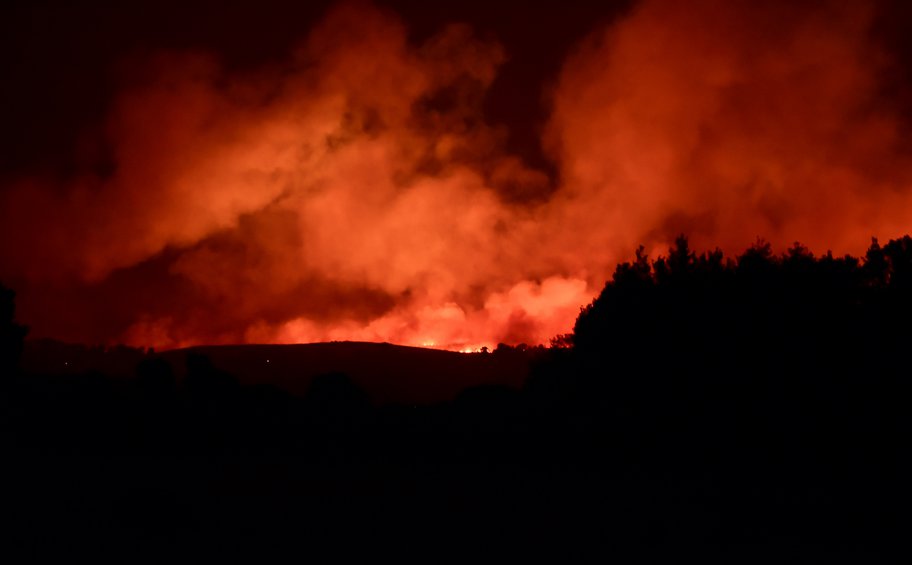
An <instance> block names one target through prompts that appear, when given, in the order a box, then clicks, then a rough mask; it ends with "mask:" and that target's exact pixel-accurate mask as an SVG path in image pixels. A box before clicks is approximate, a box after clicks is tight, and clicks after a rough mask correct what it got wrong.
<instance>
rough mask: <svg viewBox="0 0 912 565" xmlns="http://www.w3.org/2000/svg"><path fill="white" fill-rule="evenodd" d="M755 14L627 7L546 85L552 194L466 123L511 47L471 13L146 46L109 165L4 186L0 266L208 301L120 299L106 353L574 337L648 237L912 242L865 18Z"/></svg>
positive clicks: (58, 281)
mask: <svg viewBox="0 0 912 565" xmlns="http://www.w3.org/2000/svg"><path fill="white" fill-rule="evenodd" d="M753 4H754V3H749V2H731V1H721V0H720V1H718V2H714V1H701V2H686V3H682V2H674V1H668V2H664V1H645V2H642V3H640V4H639V5H638V6H637V7H636V8H635V9H634V10H633V11H632V12H631V13H630V14H629V15H628V16H627V17H626V18H625V19H623V20H621V21H619V22H616V23H615V24H614V25H612V26H611V27H610V28H608V29H601V30H596V31H595V32H594V33H593V34H592V35H591V36H590V37H589V38H587V39H586V40H585V41H584V42H583V43H582V44H581V45H580V46H579V47H578V49H577V50H576V51H575V52H574V54H573V55H572V56H571V57H570V58H569V59H568V60H567V61H566V63H565V65H564V68H563V70H562V72H561V75H560V77H559V79H558V82H557V84H556V87H555V89H554V91H553V92H552V93H550V98H549V99H550V100H551V103H552V104H553V106H552V108H553V111H552V115H551V119H550V122H549V125H548V128H547V132H546V134H545V138H544V140H543V143H544V144H545V147H546V148H547V150H548V152H549V154H550V155H551V156H552V157H553V159H554V160H555V163H556V164H557V166H558V170H559V173H560V178H559V181H558V183H557V185H556V186H551V185H550V181H549V179H548V178H547V176H545V175H544V174H543V173H541V172H539V171H535V170H532V169H530V168H528V167H527V166H526V165H524V164H523V162H522V161H521V160H520V159H519V158H518V157H516V156H511V155H509V154H507V153H506V152H505V151H504V150H503V148H502V139H503V132H501V131H499V130H497V129H496V128H492V127H490V126H488V125H486V124H485V123H484V121H483V120H482V119H481V108H480V105H481V100H482V98H483V95H484V92H485V90H486V88H487V87H488V86H489V85H490V84H491V82H492V81H493V79H494V77H495V75H496V72H497V67H498V64H499V63H501V62H502V61H503V60H504V57H505V54H504V53H503V52H502V50H501V49H500V48H499V46H498V45H496V44H492V43H489V42H485V41H480V40H478V39H477V38H475V37H473V35H472V32H471V30H469V29H467V28H464V27H460V26H453V27H449V28H446V29H444V30H442V31H441V32H440V33H439V34H438V35H436V36H435V37H433V38H432V39H431V40H429V41H428V42H427V43H426V44H424V45H421V46H420V47H417V48H416V47H413V46H411V45H409V44H408V43H407V41H406V31H405V29H404V28H403V26H402V25H401V24H400V23H399V22H398V20H397V19H396V18H395V17H394V16H392V15H389V14H386V13H383V12H380V11H374V10H372V9H367V8H364V7H357V8H356V7H351V6H342V7H340V8H338V9H336V10H335V11H333V12H332V13H331V14H330V15H329V16H328V17H327V18H326V19H325V21H323V22H322V23H321V24H320V25H319V26H318V27H317V28H316V29H315V30H313V31H312V33H311V34H310V36H309V37H308V38H307V40H306V41H305V42H304V43H302V44H301V47H300V49H299V50H298V51H297V52H295V53H294V54H293V56H292V57H291V59H290V60H289V62H288V64H287V65H285V66H283V67H282V68H272V69H261V70H259V71H257V72H255V73H249V74H245V75H240V76H238V75H233V76H229V75H227V74H226V73H224V72H223V71H222V70H220V68H219V65H218V63H217V62H216V61H214V60H212V59H211V58H209V57H207V56H206V55H205V54H190V53H168V54H160V55H158V56H156V57H154V58H152V59H151V60H149V61H145V62H144V63H143V66H142V67H141V68H142V72H140V73H139V74H140V75H141V76H142V80H138V81H133V83H132V86H130V87H127V88H125V89H124V90H123V92H122V94H121V95H120V97H119V99H118V101H117V104H116V106H115V107H114V108H112V109H111V112H110V115H109V117H108V119H107V122H106V127H105V135H106V139H107V141H108V143H109V144H110V146H111V147H112V148H113V156H114V159H115V162H116V170H115V172H114V173H113V174H111V175H109V176H105V177H101V176H98V175H95V174H85V175H82V176H81V177H80V178H76V179H72V180H70V181H67V182H65V183H61V182H59V181H52V180H49V179H47V178H43V177H41V176H40V175H35V176H34V177H32V178H27V179H22V180H20V181H18V182H17V184H16V185H14V186H12V187H9V188H8V190H5V191H4V192H3V199H4V201H3V202H2V209H0V214H2V216H0V220H2V226H3V227H2V228H0V230H2V241H3V242H4V243H3V244H2V249H0V259H2V265H3V267H2V271H0V276H4V277H9V278H11V279H13V280H20V281H26V282H29V281H31V282H33V283H35V284H39V283H41V284H45V285H50V287H55V288H56V287H59V286H61V285H62V286H65V285H67V284H97V283H99V281H103V280H104V279H106V278H107V277H109V276H110V275H111V274H112V273H114V272H115V271H117V270H123V269H129V268H131V267H134V266H136V265H138V264H141V263H143V262H144V261H148V260H150V259H152V258H154V257H156V256H158V255H159V254H161V253H163V251H167V252H170V253H172V254H173V255H174V259H173V262H172V263H170V267H169V269H170V270H169V276H171V277H177V278H179V279H180V280H182V281H184V282H185V283H186V284H188V285H190V286H192V287H193V288H195V289H196V290H197V291H198V292H199V296H204V297H205V299H206V301H207V302H206V304H207V305H208V306H205V307H204V306H201V305H199V304H196V305H192V306H191V305H187V304H182V303H180V302H179V301H177V302H175V304H174V305H173V306H172V307H171V309H170V310H166V311H156V312H147V311H145V310H144V309H143V306H142V304H136V305H135V312H132V313H131V316H132V322H131V323H130V324H129V325H128V328H127V329H126V331H125V332H124V333H122V334H119V335H112V336H110V340H111V341H120V340H123V341H126V342H128V343H132V344H137V345H155V346H157V347H167V346H175V345H186V344H191V343H200V342H210V343H212V342H236V341H247V342H309V341H321V340H342V339H354V340H377V341H390V342H395V343H402V344H411V345H434V346H438V347H448V348H455V349H464V348H469V349H473V348H478V347H481V346H482V345H487V346H489V347H490V346H492V345H494V344H496V343H497V342H500V341H504V342H512V343H518V342H526V343H542V342H547V341H548V339H549V338H550V337H552V336H553V335H555V334H558V333H562V332H566V331H569V330H570V329H571V327H572V324H573V321H574V320H575V318H576V315H577V314H578V312H579V307H580V306H581V305H583V304H585V303H587V302H588V301H589V300H591V298H592V297H593V295H594V294H596V293H597V292H598V291H599V290H600V288H601V286H602V284H603V283H604V281H605V279H606V278H607V277H608V276H609V275H610V273H611V271H612V270H613V265H614V264H615V263H616V262H617V261H618V260H624V259H626V258H627V257H628V256H629V255H630V254H631V251H632V250H633V249H634V248H635V246H636V245H637V244H640V243H642V244H645V245H646V246H647V249H649V250H651V251H652V252H653V253H658V252H661V251H662V250H664V247H665V246H666V245H667V243H668V241H669V240H670V238H671V237H673V236H674V235H676V234H678V233H681V232H684V233H687V234H688V235H689V236H690V237H691V239H692V240H693V243H694V245H695V247H697V248H707V247H716V246H719V247H721V248H722V249H724V250H726V251H728V252H737V251H740V250H742V249H743V248H744V247H746V246H747V245H749V244H750V243H752V242H753V241H754V240H755V239H756V237H757V236H763V237H765V238H767V239H769V240H771V241H772V242H773V243H774V244H775V245H777V246H779V247H782V246H785V245H788V244H790V243H791V242H792V241H795V240H800V241H802V242H803V243H806V244H808V245H809V246H810V247H811V248H812V249H814V250H816V251H818V252H819V251H825V250H826V249H833V250H834V251H835V252H838V253H842V252H853V253H858V252H860V251H862V249H863V246H864V245H865V244H866V242H867V240H868V238H869V237H870V236H872V235H881V236H883V237H891V236H895V235H898V234H901V233H904V232H907V231H909V228H910V226H912V190H910V188H912V178H910V172H912V166H910V165H912V163H910V159H909V155H908V153H907V152H904V150H903V148H902V147H901V144H900V138H899V131H898V128H899V124H900V120H899V118H898V116H897V115H896V114H895V112H894V111H892V110H891V108H889V107H887V106H885V105H884V104H879V103H878V96H879V90H878V89H879V88H880V85H879V82H878V76H880V73H881V71H882V70H884V69H885V68H886V67H887V66H888V65H889V60H888V58H887V57H886V56H885V55H884V54H883V52H882V51H881V50H880V49H879V48H878V46H877V45H876V44H874V43H873V42H872V41H871V40H870V38H869V28H870V25H871V21H872V17H873V14H872V13H871V11H870V8H868V7H865V6H864V5H863V4H862V3H859V4H851V3H846V2H833V3H832V4H829V5H827V4H824V5H823V6H822V7H817V8H814V9H811V8H807V9H797V8H794V7H791V8H789V9H788V11H787V12H786V9H785V8H776V7H757V6H754V5H753ZM138 72H139V71H138ZM533 95H534V94H533ZM23 233H28V234H40V235H39V236H38V237H35V238H34V239H33V240H32V241H31V243H30V244H29V245H28V246H23V245H22V244H21V241H20V240H18V239H17V237H15V235H16V234H23ZM20 237H21V236H20ZM48 281H50V282H48ZM314 281H317V282H314ZM55 285H56V286H55ZM314 285H317V286H319V287H320V288H323V289H325V288H332V289H337V290H333V291H331V292H330V291H325V290H323V291H321V292H319V293H315V294H312V295H308V294H307V293H306V292H302V291H301V289H302V288H313V287H314ZM338 289H341V290H338ZM352 297H354V298H352ZM321 300H324V301H325V300H332V301H334V302H333V303H332V304H329V305H324V306H322V307H321V306H319V305H316V304H313V303H308V302H314V301H321ZM229 310H230V315H228V314H225V313H224V311H229ZM264 312H268V313H269V314H268V315H267V314H264ZM276 312H279V314H276ZM61 315H66V314H61ZM226 316H228V317H227V318H226ZM23 317H25V321H26V322H28V318H27V308H24V309H23ZM226 320H227V321H226ZM210 321H211V323H210ZM74 323H78V321H77V322H74ZM85 323H89V322H88V321H86V322H85Z"/></svg>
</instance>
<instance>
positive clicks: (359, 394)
mask: <svg viewBox="0 0 912 565" xmlns="http://www.w3.org/2000/svg"><path fill="white" fill-rule="evenodd" d="M0 308H2V312H0V314H2V319H0V323H2V336H3V344H2V348H3V349H2V355H3V357H2V362H3V371H4V372H3V383H2V385H3V389H2V390H3V398H2V402H3V405H2V408H3V421H2V434H3V435H2V438H3V444H2V445H3V450H4V452H5V455H6V457H5V460H6V463H5V473H6V476H5V478H4V499H5V500H4V506H5V507H6V508H7V509H9V511H8V512H9V515H10V516H12V517H13V522H14V524H13V526H12V527H10V528H7V529H6V530H5V534H6V535H7V536H10V538H11V541H12V542H13V544H12V545H10V547H13V546H15V547H18V548H19V549H20V550H25V551H27V552H30V553H31V554H32V555H33V556H36V557H47V556H49V555H52V554H54V553H56V552H61V551H62V552H63V553H64V554H67V555H69V554H71V552H72V551H80V550H82V551H89V552H92V553H98V552H100V553H107V554H109V555H110V556H113V557H116V558H119V559H123V560H127V561H131V562H132V561H136V560H152V561H156V560H165V559H167V560H169V561H170V560H172V558H175V556H183V557H188V556H189V557H193V556H196V557H201V558H206V559H214V558H216V557H219V558H227V559H229V560H238V561H253V560H258V561H259V560H262V559H264V558H265V557H267V554H270V555H271V554H273V553H278V552H282V551H290V552H293V553H292V554H293V555H296V556H299V557H301V558H307V557H312V558H315V559H316V557H315V556H316V555H317V552H320V554H323V552H328V553H329V555H331V556H332V557H334V558H335V560H353V559H355V558H356V557H358V556H362V557H363V556H368V557H370V556H374V557H376V556H381V555H383V556H388V557H394V558H396V559H399V560H402V559H406V560H421V561H433V562H441V561H443V562H465V561H468V560H472V561H490V560H495V559H497V560H504V559H508V560H510V561H514V560H518V559H525V558H529V557H533V558H536V557H537V558H539V559H542V558H550V559H553V560H560V562H580V561H584V562H589V561H598V562H611V561H617V562H620V563H628V562H658V563H670V562H691V561H693V560H694V559H698V560H699V561H701V562H707V561H718V562H726V563H769V562H785V563H817V562H820V563H832V562H836V561H839V562H852V563H893V562H904V561H905V560H904V559H903V558H902V557H900V556H902V555H903V554H906V555H907V550H906V549H905V548H904V546H903V544H902V543H901V542H902V541H903V539H904V537H905V536H906V535H907V529H906V526H908V518H907V516H908V512H909V497H908V494H909V487H908V484H909V477H910V470H912V469H910V466H909V457H908V455H909V439H910V430H912V426H910V412H909V407H908V405H909V401H910V384H909V383H910V380H909V379H910V377H912V375H910V372H912V363H910V358H909V354H910V351H912V326H910V320H912V238H909V237H908V236H907V237H904V238H902V239H898V240H894V241H890V242H889V243H888V244H886V245H884V246H883V247H881V246H880V245H878V243H877V242H876V240H875V241H874V242H873V243H872V245H871V247H870V249H869V250H868V252H867V254H866V256H865V257H864V258H861V259H858V258H854V257H848V256H846V257H833V256H832V255H830V254H827V255H825V256H823V257H814V256H812V255H811V254H810V253H809V252H808V250H807V249H805V248H803V247H801V246H800V245H798V244H796V245H795V246H794V247H792V248H791V249H790V250H789V251H788V252H787V253H785V254H784V255H782V256H777V255H774V254H773V253H772V252H771V251H770V247H769V245H767V244H764V243H762V242H758V243H757V244H756V245H755V246H754V247H752V248H751V249H749V250H747V251H746V252H744V253H743V254H742V255H741V256H739V257H737V258H736V259H726V258H725V257H723V255H722V253H721V252H710V253H703V254H702V255H697V254H695V253H693V252H692V251H691V250H690V249H689V248H688V244H687V241H686V240H685V239H684V238H683V237H682V238H679V239H678V240H677V242H676V243H675V245H674V246H673V248H672V249H671V250H670V252H669V254H668V256H667V257H662V258H659V259H657V260H655V261H650V260H649V259H648V258H647V257H646V256H645V255H643V251H642V249H641V250H639V251H638V252H637V254H636V260H635V261H633V262H631V263H625V264H622V265H619V266H618V268H617V270H616V272H615V274H614V276H613V279H612V280H611V281H610V282H608V283H607V284H606V286H605V288H604V290H603V291H602V293H601V294H600V296H599V297H598V298H597V299H596V300H595V301H594V302H593V303H592V304H591V305H589V306H587V307H585V308H583V310H582V311H581V313H580V316H579V319H578V320H577V323H576V326H575V328H574V331H573V333H572V334H571V335H567V336H559V337H558V338H555V340H554V342H553V344H552V347H551V348H549V349H542V348H532V349H528V348H512V347H508V346H500V347H498V349H497V350H495V351H494V352H492V353H487V354H478V355H487V356H490V358H492V359H496V358H500V359H508V360H514V361H515V360H516V359H520V360H522V361H523V362H528V361H530V360H531V371H530V374H529V377H528V379H527V381H526V383H525V384H524V386H522V388H515V387H510V386H505V385H489V386H475V387H472V388H469V389H466V390H464V391H463V392H461V393H460V394H458V395H457V396H456V397H455V398H451V399H448V400H444V401H438V402H434V403H430V404H411V403H409V404H405V403H395V402H385V403H382V402H377V401H376V399H375V398H371V396H370V395H369V394H367V393H366V392H365V387H363V386H360V385H359V384H357V383H356V382H355V380H353V379H352V378H350V377H349V376H347V375H346V374H343V373H338V372H325V373H322V374H320V375H318V376H316V377H314V378H313V379H312V380H310V381H309V384H308V387H307V390H306V391H304V392H303V393H301V394H293V393H292V392H289V391H288V390H287V389H283V388H280V387H277V386H274V385H269V384H262V383H259V384H257V383H244V384H241V383H239V382H238V380H237V379H235V377H234V376H232V374H231V370H232V367H231V366H218V365H217V364H215V363H214V362H213V361H212V360H211V358H210V356H207V355H204V354H202V353H200V352H193V351H190V352H189V353H187V354H186V355H185V357H184V366H183V367H174V366H173V364H172V363H170V362H169V361H168V358H167V357H166V356H162V355H154V354H152V355H150V354H145V353H143V354H141V355H140V361H139V364H138V366H137V367H136V369H135V376H134V377H133V378H130V379H114V378H109V377H104V376H102V375H100V374H93V373H91V372H84V373H83V374H80V375H74V374H70V375H60V376H51V375H36V374H28V373H26V372H24V371H16V370H15V366H16V361H17V359H18V356H19V354H20V353H21V351H22V339H23V336H24V329H23V328H22V327H21V326H18V325H16V324H15V323H14V321H13V301H12V294H11V293H9V292H8V291H4V294H3V302H2V305H0ZM508 365H509V364H507V365H504V366H508ZM436 369H437V368H435V367H433V366H428V367H427V378H428V379H433V378H434V371H435V370H436ZM467 382H471V381H467Z"/></svg>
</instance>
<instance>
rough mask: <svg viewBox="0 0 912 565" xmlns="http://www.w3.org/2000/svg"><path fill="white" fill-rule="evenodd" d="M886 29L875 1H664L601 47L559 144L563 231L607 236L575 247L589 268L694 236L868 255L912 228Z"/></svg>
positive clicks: (568, 100) (561, 95)
mask: <svg viewBox="0 0 912 565" xmlns="http://www.w3.org/2000/svg"><path fill="white" fill-rule="evenodd" d="M874 17H875V13H874V11H873V9H872V4H871V3H867V2H864V3H863V2H818V3H793V2H786V3H756V2H748V1H728V0H718V1H716V0H705V1H700V2H686V3H684V2H671V1H669V2H663V1H651V2H643V3H641V4H639V5H638V7H637V9H636V10H634V12H633V13H632V14H631V15H630V16H629V17H628V18H627V19H625V20H624V21H621V22H620V23H618V24H617V25H615V26H613V27H611V28H609V29H606V30H604V31H602V32H600V33H596V34H594V35H593V36H592V37H590V38H589V39H587V40H586V42H585V43H584V44H583V45H582V46H581V47H580V49H579V50H578V52H577V53H576V54H575V55H574V56H572V57H571V58H570V59H569V60H568V61H567V63H566V65H565V67H564V69H563V72H562V75H561V78H560V83H559V87H558V88H557V92H556V94H555V97H554V114H553V118H552V123H551V131H550V137H549V138H548V143H549V147H550V148H551V150H552V151H553V153H554V155H555V157H556V158H557V159H558V161H559V162H560V163H561V171H562V175H563V184H564V186H563V188H562V195H561V198H559V199H558V201H556V202H555V203H554V204H553V206H554V207H555V208H558V209H560V212H561V214H563V217H562V222H564V224H565V225H574V226H578V227H579V229H582V230H584V231H585V232H587V233H591V234H596V233H598V234H605V235H603V236H602V237H601V238H583V239H574V242H575V243H577V244H578V245H581V246H583V247H582V249H585V250H587V252H584V253H581V255H580V256H581V257H586V258H587V260H590V261H591V260H592V258H593V257H597V258H598V260H597V261H595V263H597V264H602V263H604V261H608V260H611V259H612V258H614V257H617V255H616V254H617V253H618V252H619V251H621V250H629V249H630V246H631V245H632V244H635V243H643V244H645V245H647V248H649V249H656V248H657V247H658V248H661V247H663V246H664V245H665V244H666V242H667V241H668V240H669V238H670V237H673V236H674V234H675V233H682V232H683V233H686V234H688V235H689V236H690V237H691V238H692V240H694V243H695V246H696V247H698V248H712V247H716V246H720V247H722V248H723V249H725V250H728V251H730V252H737V251H739V250H741V249H744V248H745V247H746V246H748V245H750V244H751V243H752V242H753V241H755V240H756V238H757V237H763V238H766V239H767V240H770V241H772V242H773V243H774V244H775V245H777V246H780V247H781V246H784V245H788V244H790V243H791V242H793V241H799V240H800V241H801V242H802V243H804V244H807V245H809V246H810V247H811V248H812V249H814V250H817V251H818V252H823V251H826V250H827V249H828V248H829V249H832V250H834V251H836V252H850V251H851V252H859V251H861V250H862V249H863V248H864V246H865V245H866V244H867V242H868V241H869V238H870V237H871V236H872V235H877V234H880V235H882V236H895V235H898V234H901V233H904V232H906V231H908V230H909V229H910V227H912V190H910V189H912V176H910V171H912V168H910V164H912V163H910V158H909V154H908V152H906V151H905V148H904V145H905V144H904V142H903V139H902V138H901V137H900V126H901V120H900V119H899V118H898V116H897V113H896V112H895V111H894V110H893V109H891V107H890V105H889V103H888V101H887V100H885V99H884V97H883V96H882V95H881V92H880V89H881V85H880V83H881V82H882V81H881V77H882V76H883V75H884V73H885V72H886V71H887V70H889V63H890V61H889V58H888V57H887V55H886V53H885V52H884V51H883V50H882V49H881V48H880V47H879V46H878V45H877V44H876V43H874V42H873V41H872V40H871V37H870V35H871V29H872V23H873V21H874ZM561 201H562V203H561ZM580 203H585V204H584V205H580ZM609 234H610V235H609ZM617 244H620V245H619V246H618V245H617Z"/></svg>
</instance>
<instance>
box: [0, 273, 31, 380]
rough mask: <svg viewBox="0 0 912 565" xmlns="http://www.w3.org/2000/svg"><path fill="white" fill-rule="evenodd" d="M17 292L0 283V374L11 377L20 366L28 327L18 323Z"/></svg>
mask: <svg viewBox="0 0 912 565" xmlns="http://www.w3.org/2000/svg"><path fill="white" fill-rule="evenodd" d="M15 297H16V293H15V292H13V291H12V290H10V289H8V288H6V287H5V286H3V285H2V284H0V375H2V376H3V377H9V376H10V375H12V374H14V373H15V371H16V370H17V368H18V366H19V358H20V357H21V355H22V345H23V340H24V339H25V336H26V334H27V333H28V328H26V327H25V326H22V325H20V324H17V323H16V321H15V318H16V303H15Z"/></svg>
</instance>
